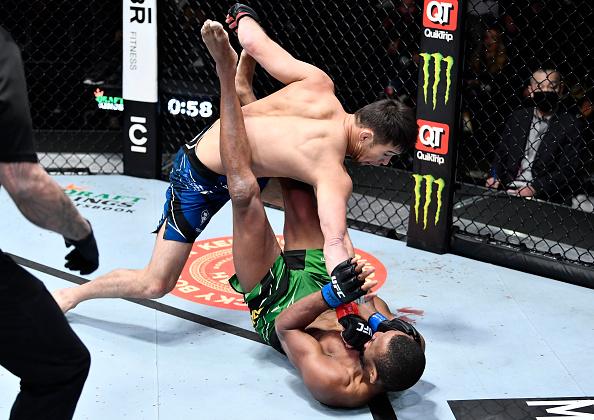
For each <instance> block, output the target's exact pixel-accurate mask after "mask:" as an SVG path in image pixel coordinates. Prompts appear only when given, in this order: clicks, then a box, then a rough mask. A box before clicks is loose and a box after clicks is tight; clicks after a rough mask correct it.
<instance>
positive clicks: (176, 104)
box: [167, 98, 212, 118]
mask: <svg viewBox="0 0 594 420" xmlns="http://www.w3.org/2000/svg"><path fill="white" fill-rule="evenodd" d="M167 111H169V113H170V114H171V115H179V114H182V115H187V116H188V117H192V118H194V117H197V116H199V115H200V116H201V117H202V118H208V117H210V116H211V115H212V103H210V102H208V101H203V102H198V101H180V100H179V99H176V98H171V99H170V100H169V102H167Z"/></svg>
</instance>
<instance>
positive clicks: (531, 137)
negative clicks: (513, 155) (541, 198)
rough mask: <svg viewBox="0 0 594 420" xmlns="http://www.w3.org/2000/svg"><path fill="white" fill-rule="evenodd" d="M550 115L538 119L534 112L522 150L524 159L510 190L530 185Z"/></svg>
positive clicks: (547, 128) (547, 129)
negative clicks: (534, 164) (533, 166)
mask: <svg viewBox="0 0 594 420" xmlns="http://www.w3.org/2000/svg"><path fill="white" fill-rule="evenodd" d="M550 119H551V115H547V116H544V117H543V118H541V117H539V116H538V115H537V114H536V109H535V110H534V116H533V117H532V123H531V125H530V132H529V133H528V140H527V141H526V148H525V149H524V157H523V158H522V162H520V169H519V170H518V175H517V176H516V179H515V180H514V181H513V182H512V183H511V185H510V186H511V187H512V188H518V189H519V188H522V187H526V186H527V185H530V184H531V183H532V179H533V177H532V164H533V163H534V159H535V158H536V153H537V152H538V148H539V147H540V143H541V142H542V138H543V136H544V135H545V134H546V133H547V131H549V120H550Z"/></svg>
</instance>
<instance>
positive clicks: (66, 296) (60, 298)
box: [52, 288, 76, 313]
mask: <svg viewBox="0 0 594 420" xmlns="http://www.w3.org/2000/svg"><path fill="white" fill-rule="evenodd" d="M71 290H72V288H67V289H60V290H54V291H53V292H52V296H53V298H54V300H55V301H56V303H57V304H58V306H59V307H60V309H61V310H62V313H66V312H68V311H69V310H71V309H74V307H75V306H76V304H75V303H74V301H73V300H72V299H71V298H70V292H71Z"/></svg>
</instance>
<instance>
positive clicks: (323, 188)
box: [54, 4, 417, 311]
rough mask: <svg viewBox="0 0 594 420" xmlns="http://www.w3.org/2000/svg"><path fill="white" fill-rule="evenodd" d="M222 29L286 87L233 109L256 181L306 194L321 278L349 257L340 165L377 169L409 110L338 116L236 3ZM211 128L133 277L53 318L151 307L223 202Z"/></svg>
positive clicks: (61, 294) (373, 109)
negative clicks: (238, 111)
mask: <svg viewBox="0 0 594 420" xmlns="http://www.w3.org/2000/svg"><path fill="white" fill-rule="evenodd" d="M227 20H228V23H230V27H231V28H232V29H235V30H237V35H238V37H239V42H240V44H241V45H242V47H243V49H244V50H245V51H246V52H247V54H249V55H250V56H252V57H253V58H254V59H255V60H256V61H257V62H258V63H259V64H260V65H261V66H262V67H263V68H264V70H266V71H267V72H268V73H269V74H270V75H272V76H273V77H274V78H276V79H277V80H279V81H281V82H282V83H284V84H285V85H286V86H285V87H284V88H282V89H280V90H279V91H277V92H275V93H273V94H271V95H269V96H267V97H265V98H262V99H260V100H258V101H256V102H253V103H251V104H249V105H246V106H245V107H244V108H243V116H244V120H245V128H246V131H247V135H248V141H249V147H250V149H251V151H252V159H251V162H252V167H251V170H252V171H253V173H254V175H255V176H256V177H287V178H293V179H296V180H299V181H302V182H305V183H307V184H309V185H311V186H313V187H314V189H315V194H316V199H317V205H318V206H317V208H318V213H319V219H320V223H321V228H322V233H323V235H324V246H323V250H324V256H325V260H326V263H325V265H326V270H327V272H328V273H332V271H333V270H334V269H335V267H337V266H338V265H339V264H340V263H341V262H344V261H347V260H348V259H349V256H352V245H351V243H350V240H349V238H348V235H347V230H346V209H347V201H348V198H349V197H350V195H351V190H352V181H351V179H350V177H349V175H348V173H347V171H346V168H345V166H344V163H343V162H344V158H345V156H347V155H348V156H351V157H352V158H353V159H354V160H355V161H357V162H359V163H361V164H370V165H382V164H387V163H388V162H389V161H390V159H391V158H392V156H394V155H395V154H397V153H400V152H402V151H404V150H405V149H407V148H409V147H410V146H411V145H412V144H413V143H414V140H415V136H416V130H417V126H416V122H415V118H414V113H413V111H412V110H411V109H410V108H408V107H406V106H405V105H403V104H401V103H400V102H396V101H392V100H383V101H379V102H375V103H372V104H370V105H367V106H365V107H363V108H361V109H360V110H358V111H357V112H356V113H355V114H348V113H346V112H345V111H344V109H343V108H342V106H341V104H340V103H339V101H338V99H337V98H336V96H335V95H334V85H333V83H332V80H331V79H330V77H329V76H328V75H327V74H325V73H324V72H323V71H321V70H320V69H318V68H317V67H314V66H312V65H310V64H308V63H305V62H302V61H299V60H297V59H295V58H294V57H292V56H291V55H290V54H289V53H288V52H287V51H285V50H284V49H283V48H282V47H280V46H279V45H278V44H277V43H276V42H274V41H273V40H271V39H270V38H269V37H268V36H267V35H266V33H265V32H264V31H263V30H262V28H261V27H260V25H259V24H258V22H257V15H256V13H255V12H254V11H253V10H252V9H251V8H249V7H247V6H245V5H241V4H236V5H235V6H233V7H232V8H231V9H230V11H229V16H228V19H227ZM220 135H221V126H220V121H217V122H215V124H214V125H213V126H212V127H210V128H209V129H208V130H207V131H206V132H204V133H201V134H200V135H198V136H197V137H196V138H195V139H194V140H193V141H192V142H191V143H190V144H188V145H186V146H184V147H182V148H181V150H180V151H179V152H178V154H177V156H176V158H175V161H174V165H173V168H172V170H171V175H170V180H171V185H170V187H169V189H168V190H167V201H166V203H165V206H164V212H163V217H162V219H161V222H160V223H159V228H158V235H157V240H156V244H155V248H154V250H153V255H152V257H151V261H150V262H149V264H148V266H147V267H145V268H144V269H141V270H124V269H120V270H115V271H112V272H110V273H108V274H106V275H103V276H100V277H98V278H97V279H95V280H93V281H91V282H89V283H86V284H84V285H81V286H78V287H74V288H70V289H63V290H60V291H57V292H56V293H54V297H55V299H56V301H57V302H58V304H59V305H60V307H61V308H62V310H63V311H67V310H69V309H71V308H73V307H75V306H76V305H77V304H78V303H80V302H82V301H84V300H87V299H93V298H100V297H103V298H105V297H137V298H151V299H152V298H159V297H162V296H164V295H165V294H166V293H168V292H170V291H171V290H172V289H173V288H174V287H175V284H176V282H177V280H178V277H179V274H180V272H181V270H182V268H183V266H184V264H185V262H186V259H187V257H188V255H189V252H190V250H191V248H192V244H193V242H194V240H195V239H196V237H197V236H198V235H199V234H200V232H202V230H203V229H204V227H205V226H206V224H207V223H208V222H209V220H210V218H211V217H212V216H213V215H214V214H215V213H216V212H217V211H218V210H219V209H220V208H221V207H222V206H223V205H224V204H225V203H226V201H228V200H229V193H228V191H227V180H226V178H225V176H224V175H223V174H224V173H225V171H224V168H223V163H222V161H221V157H220V153H219V138H220Z"/></svg>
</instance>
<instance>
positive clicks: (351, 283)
mask: <svg viewBox="0 0 594 420" xmlns="http://www.w3.org/2000/svg"><path fill="white" fill-rule="evenodd" d="M356 267H357V264H356V263H352V262H351V258H349V259H347V260H345V261H343V262H341V263H340V264H338V265H337V266H336V267H334V269H333V270H332V273H331V274H330V276H331V277H332V281H331V282H330V283H326V284H325V285H324V287H322V297H323V298H324V300H325V301H326V304H328V306H329V307H331V308H336V307H337V306H339V305H341V304H343V303H348V302H352V301H354V300H356V299H357V298H359V297H361V296H363V295H364V294H365V293H367V292H365V291H364V290H361V286H363V284H364V283H365V281H363V280H359V278H358V277H357V276H358V274H357V271H356V270H355V268H356Z"/></svg>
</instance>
